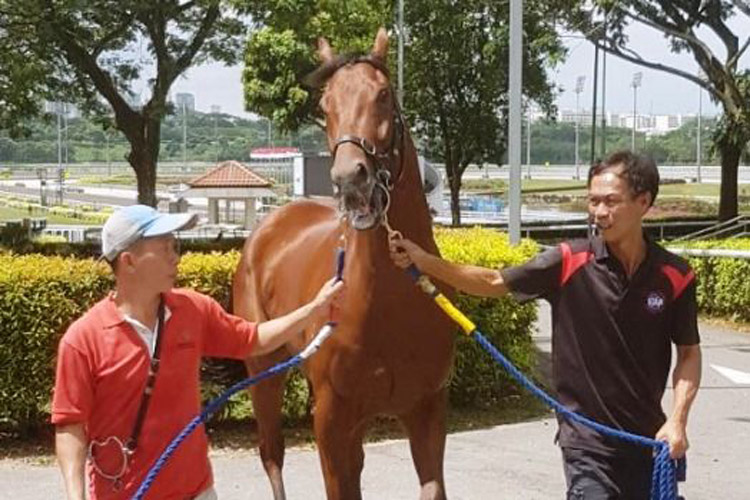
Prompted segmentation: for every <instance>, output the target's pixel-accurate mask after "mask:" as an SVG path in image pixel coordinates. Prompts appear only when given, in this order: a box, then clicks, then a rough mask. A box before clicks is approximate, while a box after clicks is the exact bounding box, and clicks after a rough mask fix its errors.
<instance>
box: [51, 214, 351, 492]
mask: <svg viewBox="0 0 750 500" xmlns="http://www.w3.org/2000/svg"><path fill="white" fill-rule="evenodd" d="M194 223H195V217H194V216H192V215H188V214H175V215H167V214H160V213H159V212H157V211H156V210H154V209H153V208H151V207H147V206H143V205H133V206H130V207H126V208H122V209H120V210H119V211H117V212H115V213H114V214H113V215H112V216H111V217H110V218H109V220H108V221H107V223H106V224H105V225H104V229H103V233H102V249H103V257H104V258H105V259H106V260H107V261H108V262H109V263H110V264H111V266H112V269H113V271H114V274H115V280H116V284H115V290H114V292H113V293H112V294H110V295H109V296H108V297H106V298H105V299H103V300H102V301H100V302H99V303H97V304H96V305H95V306H93V307H92V308H91V309H90V310H89V311H88V312H87V313H86V314H85V315H84V316H83V317H81V318H80V319H79V320H77V321H76V322H75V323H73V324H72V325H71V326H70V328H69V329H68V331H67V332H66V333H65V335H64V336H63V338H62V340H61V341H60V346H59V351H58V360H57V376H56V380H55V391H54V397H53V401H52V423H53V424H55V426H56V451H57V458H58V461H59V463H60V467H61V469H62V473H63V479H64V482H65V489H66V492H67V498H68V499H69V500H83V499H84V498H85V493H84V490H85V486H84V485H85V480H84V469H85V468H87V470H88V478H89V493H90V495H89V497H90V498H91V499H127V498H131V497H132V496H133V494H134V493H135V492H136V490H137V489H138V487H139V486H140V484H141V482H142V481H143V479H144V478H145V476H146V474H147V472H148V470H149V468H150V467H151V466H152V465H153V464H154V462H155V461H156V460H157V459H158V457H159V456H160V454H161V453H162V451H163V450H164V448H165V447H166V446H167V445H168V444H169V442H170V441H171V440H172V439H173V438H174V437H175V436H176V435H177V433H178V432H179V431H180V430H182V429H183V427H184V426H185V425H186V424H187V423H188V422H190V421H191V420H192V419H193V418H194V417H195V416H196V415H198V413H199V412H200V403H201V400H200V387H199V385H200V381H199V367H200V360H201V358H202V357H203V356H216V357H226V358H238V359H244V358H246V357H247V356H249V355H256V354H262V353H266V352H270V351H272V350H274V349H276V348H277V347H279V346H281V345H282V344H284V343H286V342H288V341H289V340H290V339H291V338H292V337H293V336H294V335H296V334H297V333H298V332H300V331H301V330H303V329H304V328H305V327H307V326H308V325H310V324H312V323H313V322H315V321H321V323H322V321H324V315H325V314H326V313H327V312H328V311H329V309H330V306H331V304H333V303H334V302H335V301H336V300H338V297H339V296H340V294H341V292H342V289H343V284H342V283H341V282H338V283H336V282H334V280H331V281H330V282H328V283H326V284H325V285H324V286H323V287H322V288H321V290H320V292H319V293H318V295H317V296H316V297H315V299H313V300H312V301H311V302H310V303H309V304H307V305H305V306H302V307H301V308H299V309H297V310H296V311H293V312H291V313H289V314H288V315H286V316H283V317H280V318H276V319H273V320H270V321H267V322H264V323H260V324H257V325H256V324H255V323H251V322H248V321H245V320H243V319H241V318H238V317H236V316H232V315H230V314H227V313H226V312H225V311H224V310H223V309H222V307H221V306H220V305H219V304H218V303H217V302H216V301H214V300H213V299H211V298H209V297H207V296H205V295H201V294H199V293H196V292H193V291H190V290H183V289H173V286H174V281H175V278H176V276H177V263H178V262H179V255H178V253H177V250H176V240H175V237H174V235H173V233H174V232H175V231H179V230H181V229H187V228H189V227H191V226H192V225H193V224H194ZM87 458H88V460H87ZM86 464H87V467H85V466H86ZM149 495H150V497H152V498H159V499H165V500H167V499H175V500H185V499H196V498H197V499H200V500H209V499H213V498H216V494H215V492H214V490H213V478H212V473H211V467H210V464H209V461H208V442H207V439H206V434H205V432H204V430H203V427H202V426H201V427H200V428H198V429H197V430H196V431H195V432H194V433H193V434H191V435H190V437H188V438H187V439H186V440H185V441H184V442H183V443H182V445H181V446H180V447H179V448H178V449H177V451H176V452H175V453H174V455H173V456H172V457H171V459H170V461H169V463H168V464H167V465H166V466H165V467H164V469H163V470H162V472H161V474H160V475H159V476H158V477H157V479H156V481H155V482H154V484H153V485H152V487H151V489H150V490H149Z"/></svg>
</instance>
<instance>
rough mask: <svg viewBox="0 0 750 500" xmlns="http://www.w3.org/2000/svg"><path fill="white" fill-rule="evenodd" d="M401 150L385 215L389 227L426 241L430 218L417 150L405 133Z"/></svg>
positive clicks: (418, 240) (423, 242)
mask: <svg viewBox="0 0 750 500" xmlns="http://www.w3.org/2000/svg"><path fill="white" fill-rule="evenodd" d="M403 154H404V163H403V174H401V175H400V177H401V178H400V179H397V180H396V185H395V186H394V188H393V192H392V193H391V209H390V210H389V214H388V219H389V221H390V224H391V227H393V229H395V230H396V231H401V232H402V233H403V235H404V237H405V238H408V239H411V240H414V241H415V242H417V243H420V244H422V245H425V244H426V243H427V242H428V240H431V238H432V219H431V217H430V212H429V209H428V207H427V200H426V199H425V195H424V188H423V187H422V177H421V176H420V175H419V164H418V160H417V152H416V149H415V148H414V144H413V143H412V140H411V137H410V136H409V135H408V133H407V136H406V140H405V148H404V151H403Z"/></svg>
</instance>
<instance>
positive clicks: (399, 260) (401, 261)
mask: <svg viewBox="0 0 750 500" xmlns="http://www.w3.org/2000/svg"><path fill="white" fill-rule="evenodd" d="M388 249H389V250H390V253H391V260H393V263H394V264H396V265H397V266H398V267H400V268H403V269H406V268H407V267H409V266H410V265H412V264H416V266H417V267H421V266H420V263H421V262H422V261H423V260H424V257H426V256H427V255H428V254H427V252H425V251H424V250H422V248H421V247H420V246H419V245H417V244H416V243H414V242H412V241H411V240H407V239H406V238H402V239H398V240H390V242H389V243H388Z"/></svg>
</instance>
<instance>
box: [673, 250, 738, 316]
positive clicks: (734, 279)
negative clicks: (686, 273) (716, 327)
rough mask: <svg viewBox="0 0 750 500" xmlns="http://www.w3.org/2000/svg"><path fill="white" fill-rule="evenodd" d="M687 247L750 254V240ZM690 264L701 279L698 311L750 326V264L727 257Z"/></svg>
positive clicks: (696, 259) (694, 258) (698, 259)
mask: <svg viewBox="0 0 750 500" xmlns="http://www.w3.org/2000/svg"><path fill="white" fill-rule="evenodd" d="M687 247H689V248H700V249H707V248H709V249H710V248H723V249H727V250H745V251H750V239H747V238H745V239H732V240H715V241H698V242H692V243H690V244H689V245H687ZM688 260H689V261H690V265H691V266H692V267H693V269H694V270H695V274H696V276H698V281H697V284H698V286H697V296H698V309H699V310H700V311H701V312H702V313H704V314H708V315H710V316H718V317H722V318H729V319H732V320H734V321H744V322H750V280H749V279H748V277H750V260H748V259H744V260H743V259H731V258H726V257H711V258H707V257H691V258H689V259H688Z"/></svg>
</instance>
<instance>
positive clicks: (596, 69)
mask: <svg viewBox="0 0 750 500" xmlns="http://www.w3.org/2000/svg"><path fill="white" fill-rule="evenodd" d="M598 81H599V42H594V87H593V88H594V102H593V103H592V105H591V161H590V162H589V165H593V164H594V162H595V161H596V98H597V93H598V91H599V86H598V85H599V84H598V83H597V82H598ZM578 178H579V179H580V178H581V177H580V176H578Z"/></svg>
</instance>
